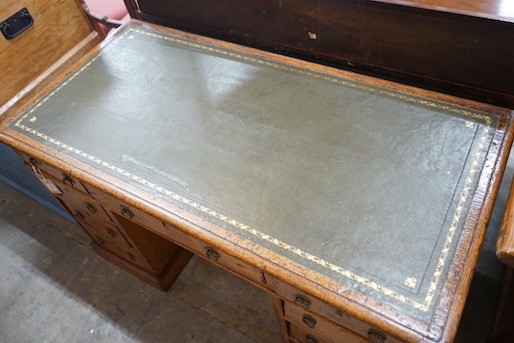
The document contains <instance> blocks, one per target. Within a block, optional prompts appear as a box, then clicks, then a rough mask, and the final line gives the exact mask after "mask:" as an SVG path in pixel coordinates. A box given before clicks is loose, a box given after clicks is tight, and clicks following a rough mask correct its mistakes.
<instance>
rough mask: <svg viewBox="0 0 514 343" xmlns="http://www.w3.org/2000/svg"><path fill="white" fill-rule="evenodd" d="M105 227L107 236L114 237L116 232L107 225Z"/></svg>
mask: <svg viewBox="0 0 514 343" xmlns="http://www.w3.org/2000/svg"><path fill="white" fill-rule="evenodd" d="M106 229H107V234H108V235H109V236H111V237H112V238H114V237H116V232H115V231H114V230H113V229H111V228H110V227H108V228H106Z"/></svg>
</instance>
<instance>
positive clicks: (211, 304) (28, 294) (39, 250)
mask: <svg viewBox="0 0 514 343" xmlns="http://www.w3.org/2000/svg"><path fill="white" fill-rule="evenodd" d="M511 165H512V163H509V168H508V170H507V176H506V177H505V178H504V182H503V185H502V188H501V191H500V195H499V198H498V201H497V205H496V208H495V212H494V215H493V218H492V220H491V224H490V229H489V231H488V235H487V238H486V242H485V244H484V247H483V251H482V254H481V258H480V262H479V266H478V268H477V272H476V276H475V279H474V281H473V287H472V290H471V294H470V297H469V299H468V302H467V305H466V309H465V312H464V314H463V320H462V323H461V326H460V328H459V333H458V338H457V342H458V343H475V342H476V343H484V342H486V341H487V339H488V337H489V334H490V332H491V328H492V325H493V321H494V313H495V308H496V300H497V297H498V294H499V289H500V279H501V273H502V265H501V264H500V263H499V262H498V261H497V260H496V257H495V254H494V247H495V243H496V236H497V232H498V228H499V225H500V223H501V216H502V213H503V208H504V205H505V200H506V197H507V192H508V186H509V183H510V180H511V177H512V166H511ZM0 270H1V271H2V273H1V276H0V280H1V281H0V343H11V342H12V343H23V342H38V343H41V342H110V343H111V342H112V343H115V342H144V343H153V342H180V343H182V342H224V343H232V342H234V343H256V342H258V343H274V342H276V343H279V342H280V336H279V332H278V326H277V323H276V321H275V314H274V311H273V307H272V303H271V299H270V297H269V296H268V295H267V294H266V293H265V292H263V291H261V290H259V289H257V288H256V287H254V286H252V285H250V284H248V283H246V282H244V281H242V280H240V279H238V278H237V277H235V276H233V275H231V274H229V273H228V272H226V271H223V270H221V269H219V268H218V267H216V266H213V265H212V264H210V263H208V262H206V261H203V260H202V259H200V258H198V257H193V259H192V260H191V262H190V263H189V264H188V266H187V267H186V269H185V270H184V271H183V273H182V274H181V275H180V277H179V279H178V280H177V281H176V283H175V284H174V285H173V287H172V288H171V289H170V291H169V292H167V293H164V292H161V291H159V290H157V289H155V288H153V287H151V286H148V285H146V284H145V283H143V282H141V281H139V280H137V279H136V278H134V277H132V276H131V275H129V274H127V273H125V272H124V271H122V270H120V269H118V268H117V267H115V266H113V265H111V264H109V263H108V262H106V261H104V260H103V259H102V258H101V257H99V256H97V255H96V254H95V253H94V252H93V251H92V250H91V249H90V248H89V239H88V237H87V236H86V235H85V234H84V233H83V232H82V231H81V229H80V228H79V227H78V226H77V225H76V224H74V223H72V222H70V221H68V220H66V219H64V218H62V217H61V216H59V215H56V214H55V213H54V212H52V211H49V210H48V209H47V208H46V207H43V206H41V205H39V204H38V203H36V202H34V201H33V200H32V199H30V198H28V197H26V196H25V195H23V194H21V193H20V192H18V191H16V190H14V189H12V188H10V187H9V186H7V185H6V184H4V183H1V182H0Z"/></svg>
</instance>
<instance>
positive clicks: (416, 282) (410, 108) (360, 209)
mask: <svg viewBox="0 0 514 343" xmlns="http://www.w3.org/2000/svg"><path fill="white" fill-rule="evenodd" d="M57 87H58V88H57V89H56V90H55V91H54V92H52V93H50V94H49V95H48V96H46V97H44V98H43V99H42V100H41V101H40V102H38V103H36V104H35V105H34V106H33V107H32V108H30V109H29V110H28V111H27V112H26V113H25V114H23V115H22V116H20V118H19V120H17V121H15V122H13V124H11V127H13V128H15V129H16V130H19V131H20V132H23V133H25V134H26V135H28V136H30V137H32V138H34V139H37V140H39V141H41V142H44V143H45V144H48V145H49V146H51V147H53V148H56V149H58V150H60V151H62V152H64V153H66V154H69V155H70V156H73V157H75V158H77V159H80V160H82V161H85V162H87V163H89V164H91V165H92V166H94V167H96V168H98V169H101V170H104V171H107V172H108V173H110V174H112V175H115V176H117V177H119V178H120V179H122V180H125V181H129V182H131V183H133V184H134V185H136V186H138V187H141V188H142V189H145V190H147V191H150V192H152V193H155V194H156V195H157V196H159V197H163V198H165V199H168V200H170V201H173V202H174V203H176V204H178V205H179V206H181V207H183V208H185V209H188V210H189V211H191V212H192V213H195V214H197V215H199V216H201V217H204V218H206V219H208V220H210V221H212V222H214V223H217V224H218V225H221V226H223V227H225V228H228V229H230V230H232V231H233V232H234V234H237V235H241V236H243V237H245V238H248V239H250V240H252V241H254V242H256V243H257V244H261V245H264V246H265V247H268V248H269V249H272V250H274V251H276V252H278V253H281V254H283V255H285V256H286V257H288V258H290V259H292V260H294V261H296V262H299V263H301V264H303V265H305V266H307V267H309V268H313V269H315V270H317V271H319V272H321V273H323V274H325V275H327V276H329V277H331V278H333V279H335V280H337V281H339V282H341V283H342V284H344V285H348V286H349V287H351V288H352V289H355V290H358V291H360V292H363V293H364V294H368V295H369V296H371V297H374V298H376V299H378V300H380V301H383V302H386V303H388V304H390V305H391V306H394V307H396V308H398V309H401V310H402V311H404V312H407V313H409V314H410V315H412V316H414V317H417V318H421V319H428V318H430V316H431V310H432V309H433V306H434V304H435V302H436V300H435V299H436V298H437V295H438V292H439V290H440V288H441V284H442V282H443V281H444V275H445V273H446V272H447V268H448V266H449V264H450V262H451V258H452V254H453V249H454V247H455V243H456V241H457V239H458V237H459V233H460V230H461V228H462V225H463V222H464V218H465V216H466V214H467V212H466V209H467V205H469V202H470V201H471V196H472V195H473V190H474V189H475V186H476V183H477V178H478V176H479V175H480V170H481V168H482V164H483V162H484V157H485V154H486V152H487V149H488V146H489V144H490V142H491V138H492V134H493V133H494V126H495V125H496V123H495V122H494V120H492V118H490V117H489V116H487V115H486V114H483V113H477V112H471V111H467V110H465V109H462V108H457V107H451V106H446V105H443V104H439V103H435V102H432V101H427V100H424V99H419V98H415V97H410V96H408V95H402V94H398V93H393V92H390V91H387V90H385V89H378V88H374V87H372V86H368V85H364V84H358V83H354V82H351V81H348V80H344V79H337V78H331V77H326V76H324V75H321V74H315V73H311V72H309V71H306V70H300V69H296V68H293V67H289V66H286V65H279V64H274V63H270V62H267V61H266V60H257V59H254V58H253V57H251V56H246V55H240V54H238V53H237V52H231V51H225V50H221V49H217V48H215V49H211V48H209V47H208V46H204V45H201V44H197V43H195V42H191V41H186V40H180V39H178V40H177V39H175V38H173V37H169V36H164V35H161V34H152V32H149V31H145V30H144V29H140V28H138V27H128V28H126V29H125V31H124V32H123V33H122V34H121V35H120V36H119V37H117V38H116V39H115V40H114V41H113V42H111V43H110V44H109V45H108V46H107V47H104V48H103V50H102V51H101V52H100V53H99V54H98V55H95V56H93V57H92V58H91V59H90V60H89V61H86V62H85V64H84V65H83V67H82V68H78V69H77V72H76V73H73V74H71V76H70V77H69V78H68V79H66V80H64V82H63V83H61V84H60V85H58V86H57Z"/></svg>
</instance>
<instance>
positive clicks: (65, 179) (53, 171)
mask: <svg viewBox="0 0 514 343" xmlns="http://www.w3.org/2000/svg"><path fill="white" fill-rule="evenodd" d="M17 152H18V154H19V155H20V156H21V158H22V159H23V160H24V161H25V163H27V164H28V165H29V167H32V166H34V167H37V168H38V169H39V170H40V171H42V172H43V173H44V174H47V175H50V176H52V177H53V178H54V179H57V180H60V182H62V183H64V184H66V185H68V187H70V188H73V189H76V190H78V191H80V192H82V193H85V194H89V191H88V189H87V186H85V185H84V184H83V183H82V182H80V180H77V179H76V178H74V177H72V176H71V175H70V174H69V173H65V172H63V171H61V170H59V169H57V168H54V167H52V166H50V165H48V164H46V163H44V162H42V161H40V160H38V159H36V158H34V157H32V156H30V155H28V154H26V153H24V152H21V151H17Z"/></svg>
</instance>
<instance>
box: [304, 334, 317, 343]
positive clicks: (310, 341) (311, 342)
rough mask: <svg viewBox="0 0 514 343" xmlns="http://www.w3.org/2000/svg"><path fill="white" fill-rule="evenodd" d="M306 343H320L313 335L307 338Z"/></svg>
mask: <svg viewBox="0 0 514 343" xmlns="http://www.w3.org/2000/svg"><path fill="white" fill-rule="evenodd" d="M305 343H318V340H317V339H316V338H314V337H312V336H311V335H306V336H305Z"/></svg>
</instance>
